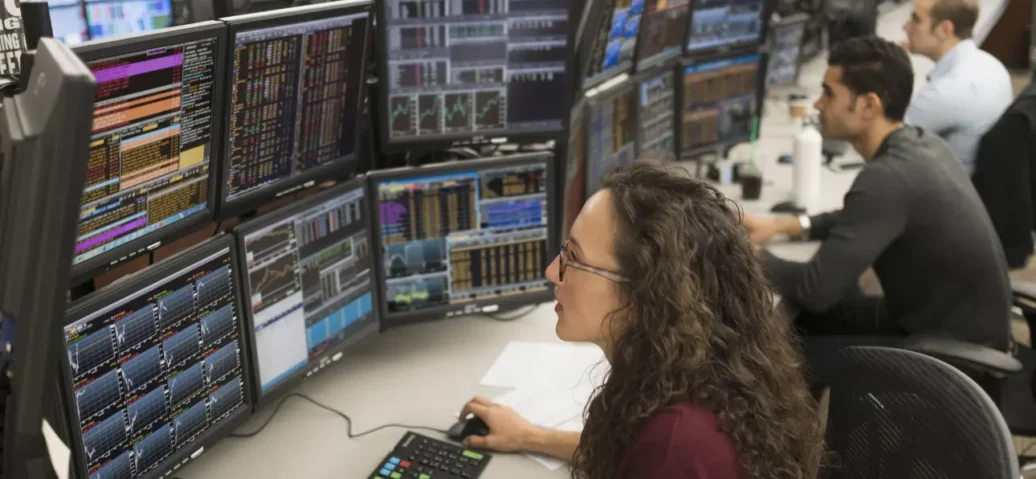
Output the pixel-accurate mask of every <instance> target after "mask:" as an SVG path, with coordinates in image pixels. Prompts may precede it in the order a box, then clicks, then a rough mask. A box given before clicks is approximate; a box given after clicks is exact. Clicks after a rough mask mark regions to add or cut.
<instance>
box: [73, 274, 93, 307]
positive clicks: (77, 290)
mask: <svg viewBox="0 0 1036 479" xmlns="http://www.w3.org/2000/svg"><path fill="white" fill-rule="evenodd" d="M94 291H97V283H96V282H95V281H94V280H93V279H88V280H86V281H83V282H82V283H79V284H75V285H72V287H71V288H69V290H68V299H69V301H70V302H75V301H79V300H80V299H82V298H83V297H85V296H87V295H89V294H90V293H93V292H94Z"/></svg>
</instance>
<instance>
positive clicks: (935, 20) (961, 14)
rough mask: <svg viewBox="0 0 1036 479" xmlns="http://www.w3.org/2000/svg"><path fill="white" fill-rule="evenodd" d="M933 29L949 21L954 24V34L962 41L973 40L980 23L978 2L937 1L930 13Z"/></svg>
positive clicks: (959, 0)
mask: <svg viewBox="0 0 1036 479" xmlns="http://www.w3.org/2000/svg"><path fill="white" fill-rule="evenodd" d="M929 16H930V17H931V20H932V29H934V28H935V26H936V25H938V24H940V23H942V21H943V20H949V21H950V23H951V24H953V34H954V35H955V36H956V37H957V38H959V39H961V40H964V39H968V38H971V32H972V30H974V29H975V22H977V21H978V2H977V1H975V0H936V2H935V3H934V4H932V10H931V12H930V13H929Z"/></svg>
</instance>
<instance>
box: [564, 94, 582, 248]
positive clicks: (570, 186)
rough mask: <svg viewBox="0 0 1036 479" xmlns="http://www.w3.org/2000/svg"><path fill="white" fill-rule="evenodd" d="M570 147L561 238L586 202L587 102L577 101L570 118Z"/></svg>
mask: <svg viewBox="0 0 1036 479" xmlns="http://www.w3.org/2000/svg"><path fill="white" fill-rule="evenodd" d="M569 124H570V126H569V129H568V145H567V147H566V149H565V154H566V155H567V158H565V190H564V193H563V194H564V196H563V197H562V199H561V202H562V211H563V213H562V224H561V237H562V238H568V232H569V231H570V230H571V229H572V223H575V221H576V216H578V215H579V211H580V210H582V209H583V203H584V202H586V101H585V100H584V99H583V98H580V99H578V100H576V102H575V104H573V105H572V113H571V116H570V117H569Z"/></svg>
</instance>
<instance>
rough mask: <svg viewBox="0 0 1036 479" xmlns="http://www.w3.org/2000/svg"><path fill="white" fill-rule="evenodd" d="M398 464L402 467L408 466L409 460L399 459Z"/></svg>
mask: <svg viewBox="0 0 1036 479" xmlns="http://www.w3.org/2000/svg"><path fill="white" fill-rule="evenodd" d="M399 465H400V466H403V467H410V461H401V462H400V463H399Z"/></svg>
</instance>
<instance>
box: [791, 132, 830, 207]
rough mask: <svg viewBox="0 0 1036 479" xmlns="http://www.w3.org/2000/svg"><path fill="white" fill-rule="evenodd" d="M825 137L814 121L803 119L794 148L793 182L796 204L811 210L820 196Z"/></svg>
mask: <svg viewBox="0 0 1036 479" xmlns="http://www.w3.org/2000/svg"><path fill="white" fill-rule="evenodd" d="M823 146H824V139H823V138H822V137H821V136H820V132H819V131H817V128H816V125H815V124H814V123H812V122H808V121H803V123H802V127H801V128H800V129H799V132H798V134H796V135H795V146H794V148H793V149H792V159H791V164H792V184H793V190H792V191H794V193H795V204H796V205H798V206H800V207H802V208H805V209H807V210H811V209H813V208H815V207H816V202H817V199H818V198H819V197H820V168H821V167H822V165H823V162H824V155H823Z"/></svg>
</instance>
